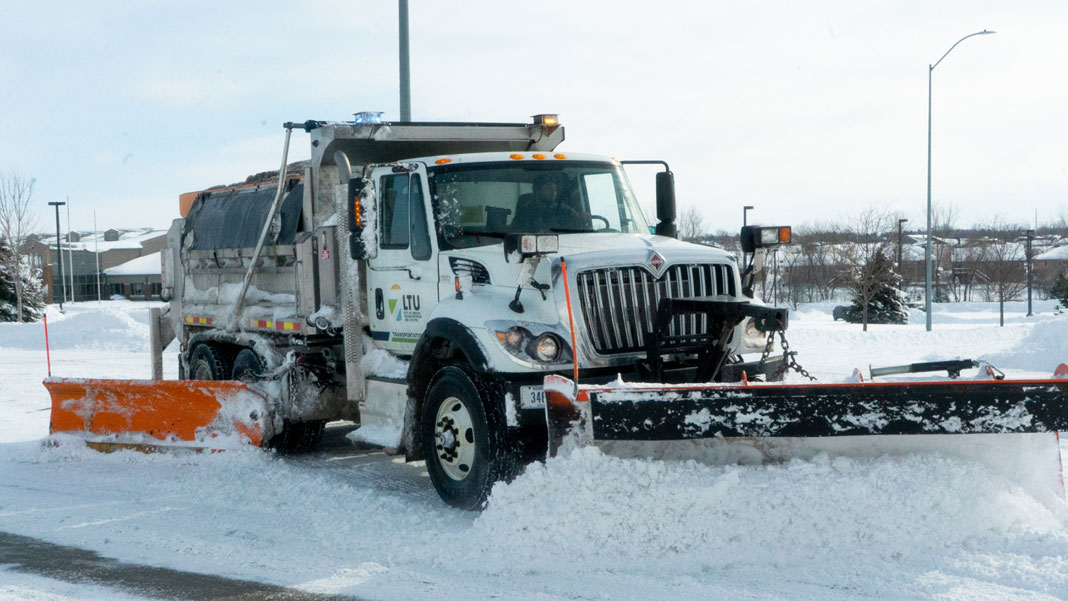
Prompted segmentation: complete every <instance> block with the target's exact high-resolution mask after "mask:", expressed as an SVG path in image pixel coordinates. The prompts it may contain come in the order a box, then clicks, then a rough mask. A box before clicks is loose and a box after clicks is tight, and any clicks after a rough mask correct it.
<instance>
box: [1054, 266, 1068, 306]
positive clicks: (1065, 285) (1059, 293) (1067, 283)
mask: <svg viewBox="0 0 1068 601" xmlns="http://www.w3.org/2000/svg"><path fill="white" fill-rule="evenodd" d="M1050 296H1052V297H1053V298H1055V299H1057V312H1058V313H1061V312H1063V311H1064V310H1065V309H1068V274H1066V273H1064V272H1063V271H1062V272H1061V273H1060V275H1058V276H1057V281H1056V282H1054V283H1053V288H1052V289H1051V290H1050Z"/></svg>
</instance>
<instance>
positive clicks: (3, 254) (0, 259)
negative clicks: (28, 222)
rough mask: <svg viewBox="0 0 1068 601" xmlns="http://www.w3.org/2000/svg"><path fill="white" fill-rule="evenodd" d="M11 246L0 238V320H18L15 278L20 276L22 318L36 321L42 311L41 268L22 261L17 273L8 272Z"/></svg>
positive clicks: (42, 288) (42, 287)
mask: <svg viewBox="0 0 1068 601" xmlns="http://www.w3.org/2000/svg"><path fill="white" fill-rule="evenodd" d="M10 259H11V248H10V247H9V246H8V245H7V243H6V242H5V241H3V240H0V321H18V308H17V307H18V296H17V294H16V292H15V278H16V277H20V278H22V320H23V321H37V320H38V319H40V318H41V314H42V312H43V311H44V285H43V284H42V283H41V270H40V269H34V268H31V267H30V266H29V265H26V264H25V263H23V264H22V265H20V266H19V267H20V270H19V273H18V274H13V273H10V271H11V268H10V265H11V260H10Z"/></svg>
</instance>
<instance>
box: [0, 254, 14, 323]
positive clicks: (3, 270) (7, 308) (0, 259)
mask: <svg viewBox="0 0 1068 601" xmlns="http://www.w3.org/2000/svg"><path fill="white" fill-rule="evenodd" d="M10 255H11V249H10V248H9V247H8V245H7V242H6V241H5V240H3V239H0V321H15V320H16V317H17V316H16V309H15V307H16V302H17V298H16V296H15V278H14V277H13V275H12V274H11V273H8V271H9V268H8V265H9V263H10V260H9V257H10Z"/></svg>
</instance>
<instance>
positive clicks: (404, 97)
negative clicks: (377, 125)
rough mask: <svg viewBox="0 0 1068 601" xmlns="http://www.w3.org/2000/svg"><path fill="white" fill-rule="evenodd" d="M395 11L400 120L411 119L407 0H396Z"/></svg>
mask: <svg viewBox="0 0 1068 601" xmlns="http://www.w3.org/2000/svg"><path fill="white" fill-rule="evenodd" d="M397 12H398V15H397V16H398V22H399V30H400V36H399V37H400V113H401V119H400V120H401V121H411V120H412V78H411V62H410V57H409V53H408V0H398V2H397Z"/></svg>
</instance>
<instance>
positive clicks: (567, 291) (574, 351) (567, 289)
mask: <svg viewBox="0 0 1068 601" xmlns="http://www.w3.org/2000/svg"><path fill="white" fill-rule="evenodd" d="M560 272H561V274H562V275H563V276H564V298H566V299H567V322H568V324H569V325H570V326H571V358H572V359H573V360H574V362H575V386H576V387H577V386H578V379H579V378H578V346H576V345H575V314H574V313H572V312H571V286H569V285H568V283H567V261H565V260H564V259H563V257H561V258H560Z"/></svg>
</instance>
